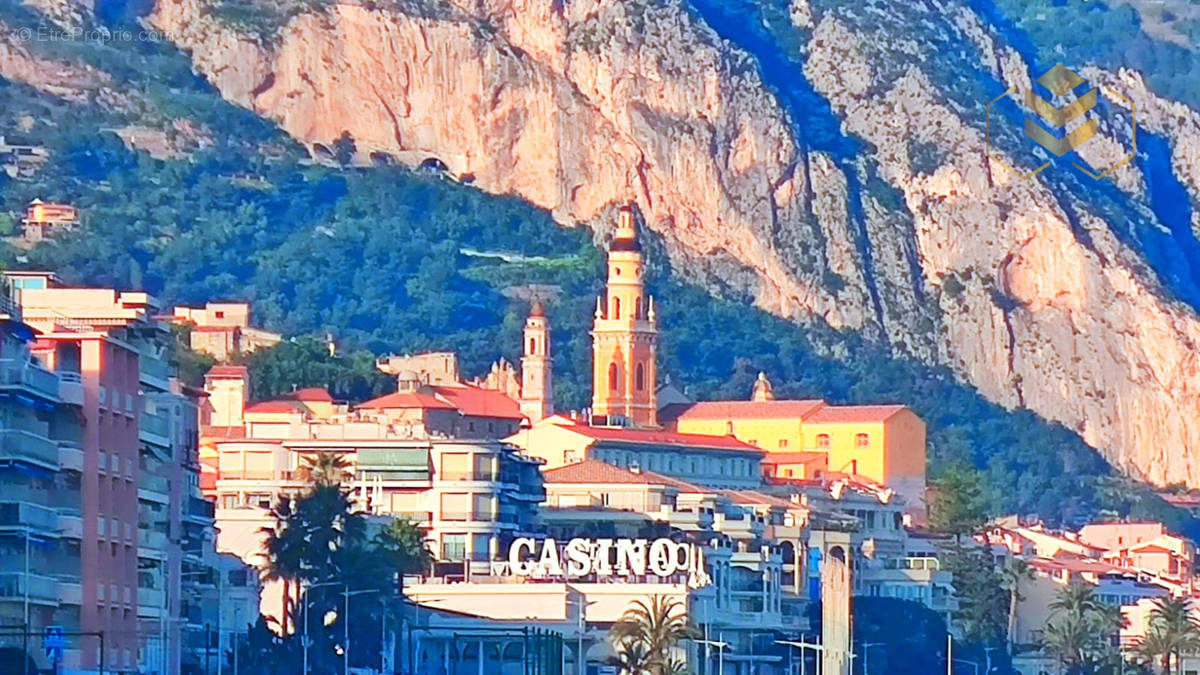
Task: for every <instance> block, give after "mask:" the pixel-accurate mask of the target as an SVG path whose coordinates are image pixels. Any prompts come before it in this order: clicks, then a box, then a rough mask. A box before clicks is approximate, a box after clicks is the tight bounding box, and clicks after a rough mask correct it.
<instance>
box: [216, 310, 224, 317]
mask: <svg viewBox="0 0 1200 675" xmlns="http://www.w3.org/2000/svg"><path fill="white" fill-rule="evenodd" d="M216 314H217V318H218V319H224V318H225V312H224V311H222V310H219V309H218V310H217V312H216Z"/></svg>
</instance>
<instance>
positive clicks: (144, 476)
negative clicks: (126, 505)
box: [138, 467, 171, 504]
mask: <svg viewBox="0 0 1200 675" xmlns="http://www.w3.org/2000/svg"><path fill="white" fill-rule="evenodd" d="M138 499H143V500H145V501H150V502H159V503H161V504H166V503H168V502H169V501H170V500H171V483H170V482H169V481H168V480H167V478H166V477H165V476H159V475H156V474H153V473H150V471H149V470H147V469H145V468H144V467H143V468H142V470H141V471H140V472H139V473H138Z"/></svg>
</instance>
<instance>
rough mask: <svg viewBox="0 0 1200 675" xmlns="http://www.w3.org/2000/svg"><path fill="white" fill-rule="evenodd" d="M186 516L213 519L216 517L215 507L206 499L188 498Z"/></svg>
mask: <svg viewBox="0 0 1200 675" xmlns="http://www.w3.org/2000/svg"><path fill="white" fill-rule="evenodd" d="M187 514H188V515H189V516H194V517H196V518H208V519H210V520H211V519H213V518H215V517H216V505H215V504H213V503H212V502H210V501H208V500H207V499H202V498H200V497H189V498H188V502H187Z"/></svg>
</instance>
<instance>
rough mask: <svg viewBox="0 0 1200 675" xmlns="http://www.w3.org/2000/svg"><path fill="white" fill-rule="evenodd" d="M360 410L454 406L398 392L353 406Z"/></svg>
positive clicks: (426, 396) (449, 407)
mask: <svg viewBox="0 0 1200 675" xmlns="http://www.w3.org/2000/svg"><path fill="white" fill-rule="evenodd" d="M354 407H355V408H358V409H360V410H389V409H392V410H397V409H398V410H409V409H417V408H420V409H422V410H454V406H452V405H450V404H449V403H447V402H445V401H443V400H442V399H440V398H438V397H436V396H433V395H432V394H421V393H418V392H412V391H398V392H395V393H392V394H387V395H385V396H380V397H379V398H373V399H371V400H370V401H364V402H362V403H359V404H358V405H356V406H354Z"/></svg>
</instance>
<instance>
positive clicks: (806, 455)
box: [762, 452, 829, 464]
mask: <svg viewBox="0 0 1200 675" xmlns="http://www.w3.org/2000/svg"><path fill="white" fill-rule="evenodd" d="M816 459H824V460H828V459H829V455H827V454H825V453H823V452H768V453H767V456H766V457H763V460H762V463H763V464H807V463H809V462H811V461H813V460H816Z"/></svg>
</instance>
